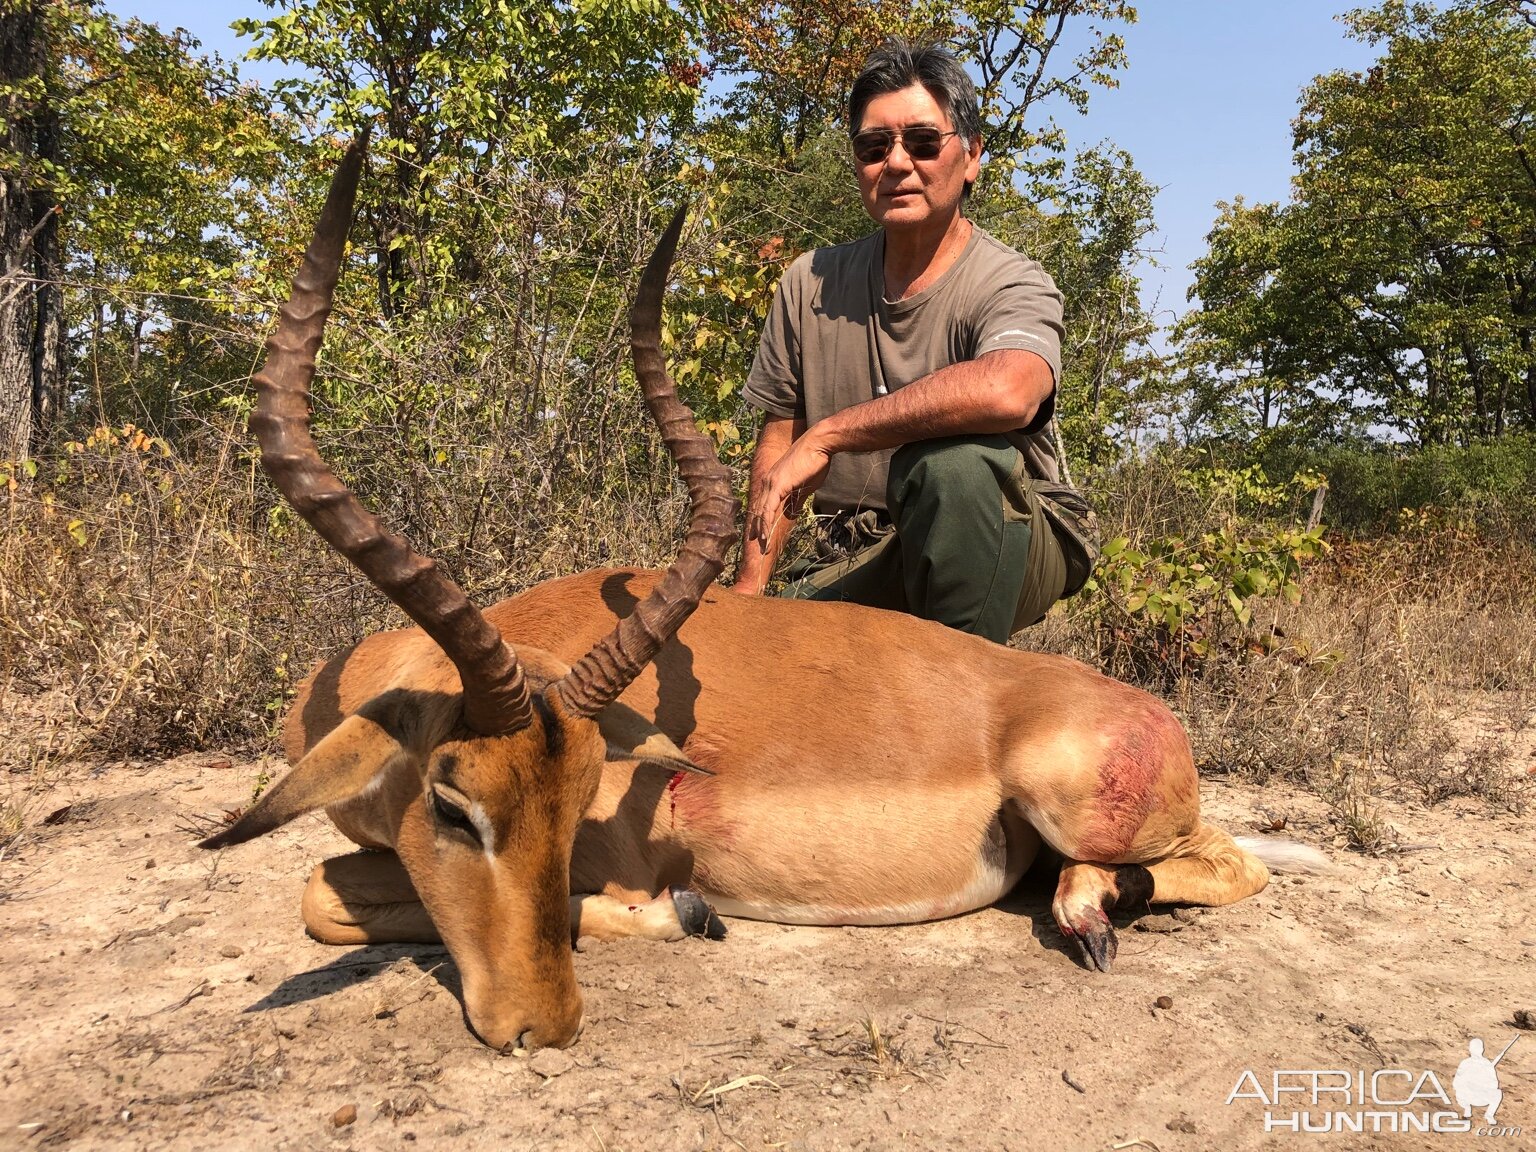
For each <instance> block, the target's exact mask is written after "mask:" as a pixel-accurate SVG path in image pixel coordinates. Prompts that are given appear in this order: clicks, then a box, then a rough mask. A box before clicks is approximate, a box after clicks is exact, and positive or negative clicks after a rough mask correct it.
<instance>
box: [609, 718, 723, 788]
mask: <svg viewBox="0 0 1536 1152" xmlns="http://www.w3.org/2000/svg"><path fill="white" fill-rule="evenodd" d="M596 720H597V727H598V730H599V731H600V732H602V734H603V739H604V740H605V741H606V742H607V744H608V755H607V760H608V762H609V763H613V762H614V761H622V760H633V761H636V762H637V763H636V767H639V768H654V769H657V770H658V771H661V772H667V773H671V772H691V773H693V774H694V775H696V776H713V775H714V773H713V772H711V771H710V770H709V769H708V768H700V767H699V766H698V765H697V764H695V763H694V762H693V761H692V760H690V759H688V757H686V756H684V755H683V750H682V749H681V748H679V747H678V746H677V745H676V744H674V743H672V740H671V737H669V736H668V735H667V734H666V733H665V732H663V731H662V730H661V729H660V728H658V727H656V725H654V724H652V723H651V722H650V721H649V720H647V719H646V718H645V717H644V716H642V715H640V713H638V712H636V711H635V710H634V709H633V708H630V707H627V706H626V705H623V704H620V703H618V702H617V701H615V702H614V703H612V704H609V705H607V706H606V707H604V708H603V710H602V711H601V712H599V713H598V714H597V716H596Z"/></svg>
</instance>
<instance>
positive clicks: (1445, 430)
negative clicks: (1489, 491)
mask: <svg viewBox="0 0 1536 1152" xmlns="http://www.w3.org/2000/svg"><path fill="white" fill-rule="evenodd" d="M1344 19H1345V21H1346V23H1347V25H1348V27H1349V29H1350V32H1351V34H1352V35H1354V36H1355V37H1357V38H1359V39H1362V40H1364V41H1366V42H1367V43H1370V44H1374V45H1379V46H1380V47H1381V48H1382V56H1381V58H1380V60H1379V61H1378V62H1377V64H1376V65H1375V66H1373V67H1372V68H1370V69H1369V70H1368V71H1366V72H1363V73H1355V72H1336V73H1332V74H1329V75H1327V76H1323V77H1319V78H1318V80H1317V81H1315V82H1314V83H1313V85H1312V86H1311V87H1310V88H1308V89H1307V90H1306V92H1305V93H1304V96H1303V102H1302V111H1301V115H1300V116H1299V117H1298V119H1297V121H1296V125H1295V128H1296V158H1297V165H1298V172H1297V176H1296V179H1295V194H1294V198H1293V201H1292V203H1290V204H1289V205H1285V206H1280V205H1274V204H1269V205H1257V206H1255V207H1252V208H1248V207H1246V206H1244V205H1242V204H1241V203H1240V202H1239V203H1237V204H1233V205H1230V206H1226V205H1224V206H1223V208H1222V215H1221V217H1220V219H1218V221H1217V223H1216V226H1215V228H1214V229H1213V230H1212V232H1211V235H1210V236H1209V238H1208V240H1209V243H1210V251H1209V252H1208V254H1207V255H1206V256H1205V257H1203V258H1202V259H1201V260H1199V261H1197V262H1196V265H1195V271H1196V283H1195V286H1194V289H1193V293H1192V295H1193V294H1198V296H1199V299H1200V307H1199V309H1198V310H1196V311H1195V312H1193V313H1192V314H1191V315H1190V316H1188V317H1187V318H1186V320H1185V321H1184V323H1183V325H1182V326H1181V329H1180V334H1181V336H1182V337H1183V339H1184V341H1185V343H1184V353H1185V360H1186V363H1187V364H1188V365H1189V368H1190V373H1191V374H1190V379H1191V381H1192V382H1193V383H1192V390H1193V391H1194V392H1195V394H1196V401H1197V407H1203V408H1204V409H1205V410H1206V412H1207V413H1208V414H1210V415H1212V416H1213V417H1214V418H1215V423H1216V424H1220V423H1222V418H1221V417H1220V415H1219V413H1220V412H1221V410H1222V409H1223V407H1225V409H1226V411H1227V413H1228V419H1227V421H1226V422H1227V423H1229V424H1233V425H1236V426H1246V427H1249V428H1253V427H1257V428H1261V429H1262V428H1265V427H1272V426H1274V425H1275V424H1277V423H1279V422H1281V421H1282V420H1283V421H1286V422H1291V421H1298V420H1299V421H1300V422H1302V423H1310V425H1311V427H1312V428H1313V429H1315V430H1319V431H1321V430H1322V429H1324V428H1325V427H1327V426H1328V425H1330V424H1333V425H1335V426H1336V425H1337V423H1338V421H1339V418H1340V417H1341V416H1343V415H1344V414H1345V412H1346V411H1347V410H1348V408H1350V407H1352V408H1353V409H1354V412H1355V415H1356V417H1357V419H1356V420H1354V421H1353V422H1352V423H1354V424H1355V425H1356V426H1358V424H1359V423H1360V421H1361V420H1367V421H1371V422H1374V423H1376V424H1378V425H1382V426H1385V427H1387V428H1390V429H1392V430H1393V431H1395V432H1396V433H1398V434H1400V435H1403V436H1406V437H1408V438H1410V439H1412V440H1413V441H1415V442H1417V443H1440V442H1445V441H1450V440H1455V441H1462V442H1465V441H1468V440H1471V439H1476V438H1480V437H1488V436H1499V435H1502V434H1504V433H1505V432H1507V431H1510V430H1511V429H1515V428H1520V427H1531V426H1533V425H1536V343H1533V341H1536V161H1533V158H1532V155H1531V152H1530V148H1529V133H1530V130H1531V128H1532V126H1533V122H1536V104H1533V102H1532V100H1531V93H1532V92H1533V91H1536V50H1533V45H1536V29H1533V28H1532V26H1531V24H1530V23H1529V22H1527V21H1526V20H1525V19H1523V18H1522V12H1521V10H1520V6H1519V5H1516V4H1511V3H1508V2H1503V0H1499V2H1493V0H1467V2H1463V3H1460V4H1455V5H1452V6H1450V7H1448V8H1445V9H1438V8H1435V7H1432V6H1430V5H1427V4H1419V3H1405V2H1403V0H1389V2H1388V3H1385V4H1382V5H1381V6H1379V7H1377V8H1374V9H1367V10H1359V11H1356V12H1352V13H1350V14H1349V15H1348V16H1346V17H1345V18H1344Z"/></svg>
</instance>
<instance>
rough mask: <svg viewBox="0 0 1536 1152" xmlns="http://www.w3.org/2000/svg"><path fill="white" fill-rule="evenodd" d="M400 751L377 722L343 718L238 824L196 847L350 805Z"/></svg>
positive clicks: (225, 843)
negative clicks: (343, 803) (347, 802)
mask: <svg viewBox="0 0 1536 1152" xmlns="http://www.w3.org/2000/svg"><path fill="white" fill-rule="evenodd" d="M403 750H404V749H403V746H402V745H401V743H400V741H399V740H397V739H396V738H395V736H394V735H393V734H391V733H390V732H389V730H388V729H386V728H384V727H383V726H382V725H380V724H379V723H378V721H376V720H373V719H370V718H369V717H367V716H363V715H361V714H353V715H351V716H348V717H347V718H346V719H345V720H343V721H342V722H341V723H340V724H338V725H337V726H336V727H335V728H333V729H332V730H331V731H330V733H329V734H328V735H327V736H326V737H325V739H323V740H321V741H320V743H318V744H316V745H315V746H314V747H313V748H311V749H310V750H309V755H307V756H305V757H304V759H302V760H300V761H299V762H298V763H297V764H295V765H294V766H293V768H292V769H290V770H289V772H288V774H287V775H285V776H283V777H282V778H281V779H280V780H278V782H277V783H276V784H274V785H272V787H270V788H268V789H267V791H266V793H265V794H263V796H262V797H261V799H260V800H258V801H257V802H256V803H255V804H253V805H251V807H250V808H248V809H247V810H246V812H245V814H244V815H242V816H241V817H240V819H238V820H236V821H235V822H234V823H233V824H231V825H230V826H229V827H228V828H226V829H224V831H222V832H219V833H216V834H215V835H213V836H210V837H208V839H206V840H203V841H200V842H199V844H198V847H199V848H227V847H229V846H230V845H231V844H244V843H245V842H246V841H247V840H253V839H255V838H256V837H257V836H262V835H265V834H266V833H268V832H271V831H272V830H273V829H274V828H280V827H282V826H283V825H284V824H286V823H288V821H290V820H292V819H293V818H294V817H296V816H302V815H304V813H306V812H313V811H314V810H315V809H316V808H324V807H325V806H326V805H328V804H338V803H340V802H341V801H343V800H348V799H351V798H352V797H353V796H356V795H357V794H358V793H359V792H362V791H364V790H365V789H367V788H369V787H371V786H372V785H373V784H374V783H375V782H376V781H378V780H380V779H381V778H382V777H383V774H384V771H385V769H387V768H388V767H389V765H390V761H392V760H393V759H394V758H395V757H396V756H397V755H399V754H400V753H401V752H402V751H403Z"/></svg>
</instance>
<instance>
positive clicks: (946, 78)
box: [848, 36, 981, 148]
mask: <svg viewBox="0 0 1536 1152" xmlns="http://www.w3.org/2000/svg"><path fill="white" fill-rule="evenodd" d="M914 84H921V85H922V86H923V87H924V88H926V89H928V94H929V95H930V96H932V97H933V99H934V101H935V102H936V103H937V104H938V106H939V108H940V109H942V110H943V112H944V114H945V115H946V116H948V117H949V122H950V125H951V126H952V127H953V128H954V129H955V131H956V132H958V133H959V134H960V138H961V140H962V141H963V142H964V144H965V146H966V147H967V148H969V147H970V145H971V142H972V141H973V140H976V139H977V138H979V137H980V136H981V110H980V108H978V107H977V98H976V85H975V84H974V83H972V81H971V78H970V76H969V75H968V74H967V73H966V71H965V69H964V68H962V67H961V66H960V61H958V60H956V59H955V57H954V54H953V53H952V52H950V51H949V49H947V48H945V47H944V46H942V45H940V44H913V43H912V42H911V41H910V40H906V39H903V38H902V37H899V36H893V37H892V38H891V39H889V40H887V41H886V42H885V43H884V44H882V45H880V47H878V48H876V49H875V50H874V51H873V52H871V53H870V54H869V59H868V60H866V61H864V70H863V71H861V72H860V73H859V76H858V79H857V80H855V81H854V82H853V89H852V90H851V91H850V92H849V93H848V135H850V136H852V135H853V134H854V133H855V132H857V131H858V130H859V121H860V120H861V119H863V117H864V109H865V107H866V106H867V105H868V104H869V102H870V101H871V100H873V99H874V98H875V97H876V96H884V95H885V94H886V93H887V92H900V91H901V90H902V89H903V88H910V87H912V85H914Z"/></svg>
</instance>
